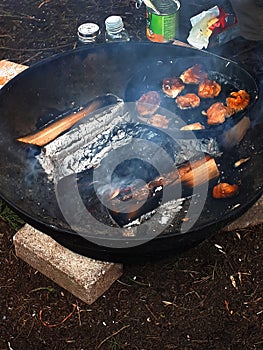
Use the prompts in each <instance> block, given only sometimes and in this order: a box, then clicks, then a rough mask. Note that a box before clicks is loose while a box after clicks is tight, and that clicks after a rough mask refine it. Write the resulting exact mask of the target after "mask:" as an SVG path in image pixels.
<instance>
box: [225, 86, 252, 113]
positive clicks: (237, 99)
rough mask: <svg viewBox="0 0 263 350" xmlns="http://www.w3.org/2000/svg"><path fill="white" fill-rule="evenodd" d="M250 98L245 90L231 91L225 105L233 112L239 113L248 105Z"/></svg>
mask: <svg viewBox="0 0 263 350" xmlns="http://www.w3.org/2000/svg"><path fill="white" fill-rule="evenodd" d="M249 101H250V96H249V94H248V93H247V92H246V91H245V90H239V91H233V92H231V93H230V96H229V97H227V99H226V104H227V106H228V107H229V108H231V109H233V110H234V111H235V112H237V111H241V110H242V109H244V108H246V107H247V105H248V104H249Z"/></svg>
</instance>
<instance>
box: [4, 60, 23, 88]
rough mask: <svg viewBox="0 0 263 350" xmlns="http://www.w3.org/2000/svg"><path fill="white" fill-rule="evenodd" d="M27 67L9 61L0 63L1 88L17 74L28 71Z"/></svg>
mask: <svg viewBox="0 0 263 350" xmlns="http://www.w3.org/2000/svg"><path fill="white" fill-rule="evenodd" d="M27 68H28V67H27V66H24V65H22V64H18V63H14V62H11V61H7V60H1V61H0V88H1V87H2V86H4V85H5V84H6V83H7V82H8V81H9V80H11V79H12V78H14V77H15V76H16V75H17V74H19V73H21V72H23V70H25V69H27Z"/></svg>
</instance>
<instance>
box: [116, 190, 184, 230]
mask: <svg viewBox="0 0 263 350" xmlns="http://www.w3.org/2000/svg"><path fill="white" fill-rule="evenodd" d="M188 198H189V197H188ZM185 200H186V198H179V199H173V200H170V201H168V202H166V203H163V204H161V205H160V206H159V207H158V208H157V209H154V210H152V211H151V212H148V213H146V214H143V215H141V216H140V217H139V218H137V219H135V220H133V221H131V222H129V223H128V224H126V225H124V226H123V227H124V228H132V227H136V226H139V225H141V224H142V223H143V222H146V221H148V220H150V219H151V218H153V220H156V222H158V224H159V225H161V226H166V225H167V224H170V222H171V221H172V220H173V219H174V217H175V214H176V213H178V212H179V211H180V210H181V209H182V208H183V203H184V201H185Z"/></svg>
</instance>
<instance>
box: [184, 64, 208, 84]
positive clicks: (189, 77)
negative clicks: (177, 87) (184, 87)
mask: <svg viewBox="0 0 263 350" xmlns="http://www.w3.org/2000/svg"><path fill="white" fill-rule="evenodd" d="M207 78H208V74H207V72H206V71H205V70H204V68H203V66H202V65H201V64H195V65H194V66H192V67H190V68H188V69H186V70H185V71H184V72H183V73H182V74H181V75H180V79H181V80H182V81H183V82H184V83H185V84H199V83H200V82H201V81H203V80H204V79H207Z"/></svg>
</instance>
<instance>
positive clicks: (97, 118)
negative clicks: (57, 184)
mask: <svg viewBox="0 0 263 350" xmlns="http://www.w3.org/2000/svg"><path fill="white" fill-rule="evenodd" d="M124 121H125V122H127V121H129V115H128V112H125V111H124V103H123V102H119V103H118V104H116V105H115V106H110V107H107V108H106V109H103V110H99V111H97V112H94V113H93V114H92V115H90V116H88V117H87V118H86V119H85V121H82V122H81V123H80V124H78V125H77V126H74V127H73V129H71V130H70V131H68V132H66V133H65V134H63V135H61V136H59V137H57V138H56V139H55V140H54V141H52V142H50V143H49V144H48V145H46V146H45V147H43V149H42V151H41V153H40V155H39V156H38V157H37V158H38V161H39V163H40V164H41V166H42V167H43V169H44V170H45V172H46V174H48V177H49V180H51V181H52V180H54V177H56V180H59V179H60V178H62V177H64V176H67V175H71V174H74V173H78V172H81V171H83V170H85V169H89V168H91V167H93V166H96V165H97V164H98V163H100V161H101V159H102V158H103V157H105V155H106V154H107V153H108V152H109V151H110V150H111V149H112V147H113V143H114V147H118V146H119V143H121V144H122V145H123V144H125V143H127V142H129V141H130V140H131V138H132V137H131V136H130V137H128V138H127V136H128V135H127V134H125V133H124V132H121V131H120V132H117V133H116V134H115V135H114V136H113V137H112V135H111V130H113V129H114V127H115V126H116V125H118V124H120V123H122V122H124ZM124 138H126V140H124Z"/></svg>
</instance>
